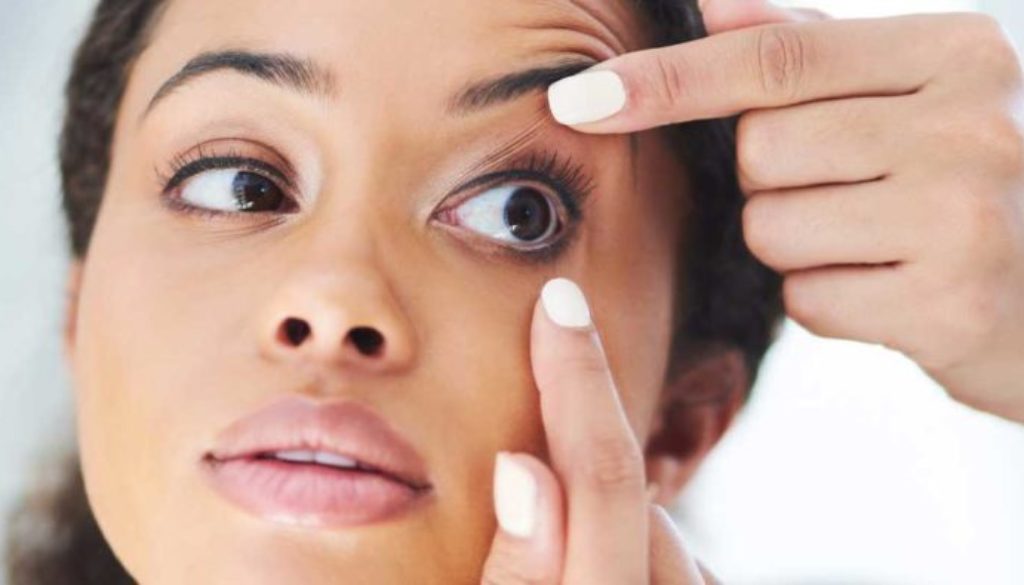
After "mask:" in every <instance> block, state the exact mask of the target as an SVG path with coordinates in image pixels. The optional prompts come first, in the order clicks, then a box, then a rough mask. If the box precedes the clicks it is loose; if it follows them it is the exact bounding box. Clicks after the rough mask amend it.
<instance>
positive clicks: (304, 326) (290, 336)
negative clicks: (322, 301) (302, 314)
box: [281, 317, 310, 345]
mask: <svg viewBox="0 0 1024 585" xmlns="http://www.w3.org/2000/svg"><path fill="white" fill-rule="evenodd" d="M309 334H310V329H309V323H306V322H305V321H303V320H302V319H296V318H295V317H289V318H288V319H285V322H284V324H283V325H281V335H282V336H283V337H284V339H285V340H287V341H288V342H289V343H291V344H292V345H302V342H303V341H305V340H306V338H307V337H309Z"/></svg>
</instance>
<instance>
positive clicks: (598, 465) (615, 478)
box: [576, 433, 645, 493]
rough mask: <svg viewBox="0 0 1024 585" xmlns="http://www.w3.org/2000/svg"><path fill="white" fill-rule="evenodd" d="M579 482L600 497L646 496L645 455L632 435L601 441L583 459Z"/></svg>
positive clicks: (591, 447) (613, 436) (607, 438)
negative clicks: (611, 495)
mask: <svg viewBox="0 0 1024 585" xmlns="http://www.w3.org/2000/svg"><path fill="white" fill-rule="evenodd" d="M576 472H577V474H578V479H579V480H580V481H581V482H582V483H583V484H584V485H585V486H587V487H588V488H590V489H592V490H594V491H596V492H598V493H631V492H637V493H639V492H643V490H644V487H645V478H644V465H643V455H642V454H641V452H640V447H639V445H637V443H636V440H635V439H634V438H633V436H632V435H631V434H628V433H624V434H623V435H622V436H618V435H611V436H604V437H599V438H597V439H596V440H594V441H591V443H590V445H588V446H587V455H586V456H584V457H583V458H581V459H580V461H579V463H578V465H577V469H576Z"/></svg>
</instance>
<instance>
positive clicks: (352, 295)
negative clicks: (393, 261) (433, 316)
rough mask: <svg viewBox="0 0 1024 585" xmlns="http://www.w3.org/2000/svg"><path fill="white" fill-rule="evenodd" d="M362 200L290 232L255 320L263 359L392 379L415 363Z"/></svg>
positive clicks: (405, 319) (407, 326)
mask: <svg viewBox="0 0 1024 585" xmlns="http://www.w3.org/2000/svg"><path fill="white" fill-rule="evenodd" d="M365 201H366V199H361V198H360V199H356V198H352V199H349V200H348V201H345V202H342V203H339V202H338V201H333V202H331V206H332V207H334V209H331V210H329V212H328V210H326V209H320V210H318V211H317V213H315V214H313V215H312V216H311V217H310V218H308V221H307V223H306V224H304V225H302V226H300V227H298V228H296V231H295V233H293V234H292V237H291V238H289V239H288V241H287V244H285V246H286V247H285V248H284V250H283V251H282V254H284V255H285V258H284V259H283V262H282V263H283V264H284V265H285V266H287V269H286V270H285V271H284V274H283V276H282V278H281V280H280V282H279V283H278V284H277V286H276V287H275V288H274V289H273V292H272V293H271V296H270V298H269V299H268V301H267V302H266V303H265V307H264V310H263V312H262V314H261V315H260V317H259V319H260V324H259V331H260V332H261V333H260V335H261V339H260V345H261V353H262V354H263V355H264V356H265V357H266V358H268V359H272V360H278V361H282V360H283V361H290V362H302V363H303V364H304V365H305V366H309V365H313V366H314V367H324V368H342V369H347V370H358V371H363V372H377V373H384V372H394V371H398V370H402V369H405V368H408V367H410V366H411V365H412V364H413V363H414V361H415V357H416V350H417V348H416V345H417V344H416V336H415V329H414V327H413V324H412V322H411V320H410V318H409V315H408V314H407V313H406V308H405V307H403V306H402V303H401V300H400V298H399V292H400V291H398V290H396V288H395V282H394V280H393V278H392V275H391V274H390V272H389V268H391V267H388V266H384V265H383V264H382V262H381V255H380V254H379V253H378V249H377V245H376V243H375V242H376V239H377V236H379V234H377V233H375V232H376V231H377V230H375V229H374V226H375V225H380V222H378V221H376V220H377V218H376V217H374V216H375V215H377V214H376V213H375V210H374V208H373V207H372V206H370V205H366V203H365Z"/></svg>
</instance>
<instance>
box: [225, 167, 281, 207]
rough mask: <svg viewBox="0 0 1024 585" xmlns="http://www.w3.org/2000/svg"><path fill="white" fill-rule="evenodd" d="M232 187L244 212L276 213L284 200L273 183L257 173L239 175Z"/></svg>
mask: <svg viewBox="0 0 1024 585" xmlns="http://www.w3.org/2000/svg"><path fill="white" fill-rule="evenodd" d="M231 187H232V189H233V190H234V192H235V198H236V199H237V200H238V205H239V207H240V208H241V209H242V210H243V211H274V210H276V209H277V208H278V207H280V205H281V201H282V200H283V199H284V195H283V194H282V193H281V190H280V189H278V188H277V186H276V185H274V183H273V181H270V180H269V179H267V178H266V177H264V176H262V175H257V174H256V173H246V172H240V173H238V174H237V175H235V180H234V182H233V184H232V185H231Z"/></svg>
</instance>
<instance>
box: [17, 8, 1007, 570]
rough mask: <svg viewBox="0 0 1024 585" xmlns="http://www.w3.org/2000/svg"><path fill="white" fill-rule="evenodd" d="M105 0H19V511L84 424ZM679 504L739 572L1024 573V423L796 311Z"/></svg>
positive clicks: (1002, 12)
mask: <svg viewBox="0 0 1024 585" xmlns="http://www.w3.org/2000/svg"><path fill="white" fill-rule="evenodd" d="M786 3H788V4H794V5H796V4H799V5H802V6H815V7H819V8H822V9H824V10H825V11H827V12H829V13H831V14H833V15H835V16H841V17H847V16H848V17H859V16H881V15H889V14H897V13H904V12H936V11H945V10H981V11H985V12H988V13H990V14H992V15H995V16H996V17H997V18H999V20H1000V21H1001V22H1002V23H1003V25H1004V27H1005V28H1006V29H1007V30H1008V31H1009V33H1010V34H1011V35H1012V36H1014V37H1015V40H1016V42H1017V46H1018V47H1020V46H1022V45H1021V41H1022V40H1024V5H1021V4H1020V3H1019V0H981V1H977V2H975V1H970V0H870V1H868V0H809V1H805V2H799V3H796V2H786ZM92 5H93V1H92V0H61V1H60V2H26V1H23V0H0V14H3V15H4V18H3V22H2V24H0V74H2V79H3V81H2V83H0V129H2V130H0V152H2V156H0V177H3V179H4V184H5V185H6V187H5V189H4V191H5V196H4V199H5V201H6V202H7V203H6V204H5V206H6V207H5V212H4V213H3V214H0V267H2V268H0V324H2V325H0V332H2V333H0V459H2V460H3V461H4V467H5V469H4V471H3V472H2V473H0V517H4V516H6V515H7V513H8V511H9V510H10V508H11V505H12V504H13V501H14V498H15V497H16V496H17V495H18V494H20V493H21V492H22V491H23V490H24V489H25V488H26V484H27V479H28V478H29V477H31V476H32V474H34V473H43V472H45V470H40V469H38V464H37V463H36V460H37V459H38V457H39V455H40V454H41V453H42V452H45V451H46V449H47V448H51V449H52V447H53V446H55V445H58V444H61V443H62V442H64V441H68V440H71V438H72V437H73V431H72V429H73V417H72V412H71V407H72V403H71V395H70V386H69V381H68V376H67V373H66V372H65V371H64V368H63V363H62V356H61V347H60V335H61V316H62V310H63V301H64V284H65V283H64V276H65V275H64V271H65V269H66V263H67V260H66V255H65V251H64V232H63V224H62V218H61V216H60V212H59V178H58V173H57V167H56V162H55V160H56V158H55V152H54V148H55V144H56V136H57V134H58V128H59V119H60V113H61V102H60V98H61V95H60V92H61V86H62V84H63V82H64V78H65V76H66V71H67V66H68V62H69V58H70V55H71V51H72V49H73V47H74V45H75V43H76V42H77V40H78V39H79V37H80V36H81V34H82V32H83V28H84V26H85V22H86V19H87V17H88V14H89V11H90V10H91V8H92ZM936 42H940V41H939V40H938V39H937V40H936ZM674 512H675V514H676V516H677V517H678V518H679V520H680V524H681V526H682V527H683V529H684V532H685V535H686V536H687V539H688V540H689V542H690V545H691V546H692V547H693V548H694V549H695V551H696V552H697V553H698V554H699V556H700V557H701V558H702V559H704V560H705V561H706V562H707V564H708V565H709V566H711V567H712V568H713V569H714V570H715V571H716V572H717V573H718V575H719V576H720V577H721V578H722V579H723V580H724V581H725V582H727V583H729V584H731V585H732V584H734V585H739V584H754V583H756V584H779V585H782V584H786V585H800V584H810V583H816V584H831V585H840V584H853V583H864V584H872V585H887V584H896V583H901V584H903V583H906V584H922V585H924V584H952V583H958V584H960V583H986V584H999V585H1002V584H1005V585H1011V584H1018V585H1019V584H1022V583H1024V427H1020V426H1016V425H1012V424H1010V423H1006V422H1003V421H1000V420H997V419H995V418H993V417H990V416H988V415H984V414H980V413H976V412H972V411H970V410H967V409H966V408H963V407H960V406H958V405H956V404H954V403H953V402H951V401H950V400H948V399H947V398H946V397H945V395H944V394H943V393H942V391H941V390H940V389H939V388H938V387H937V386H935V385H934V384H933V383H931V382H930V381H929V380H928V379H927V378H926V377H925V376H924V375H923V374H921V372H920V371H919V370H918V369H917V368H916V366H914V365H913V364H912V363H910V362H909V361H907V360H906V359H904V358H902V357H901V356H899V355H898V354H895V353H893V352H890V351H887V350H885V349H882V348H879V347H874V346H868V345H863V344H858V343H853V342H843V341H834V340H823V339H820V338H817V337H814V336H812V335H810V334H809V333H807V332H806V331H804V330H803V329H801V328H799V327H798V326H796V325H794V324H793V323H791V322H787V324H786V327H785V329H784V332H783V335H782V337H781V339H780V340H779V342H778V344H777V345H776V346H775V348H774V349H773V350H772V351H771V353H770V354H769V356H768V359H767V361H766V362H765V365H764V369H763V373H762V376H761V379H760V380H759V383H758V387H757V388H756V389H755V392H754V397H753V399H752V401H751V403H750V404H749V405H748V407H747V408H746V410H745V412H744V414H743V415H742V417H741V418H740V420H739V421H738V424H737V425H736V426H735V428H734V429H733V430H732V431H730V432H729V434H728V435H727V436H726V437H725V439H724V440H723V443H722V445H721V446H720V447H719V448H718V449H717V450H716V451H715V452H714V453H713V454H712V455H711V456H710V458H709V460H708V462H707V464H706V465H705V467H704V469H703V470H702V472H701V475H700V476H699V477H698V478H697V480H696V481H695V483H694V484H693V485H692V487H691V488H690V489H689V491H688V492H687V493H686V494H685V496H684V498H683V499H682V500H681V502H680V504H679V506H678V508H677V509H676V510H675V511H674ZM0 545H2V543H0ZM0 579H2V576H0ZM0 585H2V583H0Z"/></svg>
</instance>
